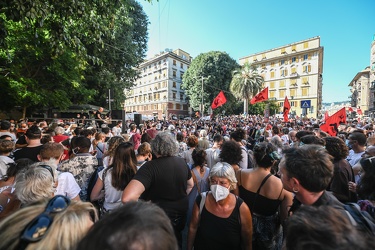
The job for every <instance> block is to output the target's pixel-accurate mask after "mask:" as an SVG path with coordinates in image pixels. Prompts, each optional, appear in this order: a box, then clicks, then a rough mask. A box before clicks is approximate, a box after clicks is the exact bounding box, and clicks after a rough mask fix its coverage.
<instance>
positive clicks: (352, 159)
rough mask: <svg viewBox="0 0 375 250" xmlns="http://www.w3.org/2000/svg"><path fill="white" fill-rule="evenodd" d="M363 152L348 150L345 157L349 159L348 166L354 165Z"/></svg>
mask: <svg viewBox="0 0 375 250" xmlns="http://www.w3.org/2000/svg"><path fill="white" fill-rule="evenodd" d="M364 153H365V152H364V151H363V152H359V153H354V151H353V149H351V150H349V155H348V157H346V159H347V160H348V161H349V163H350V166H352V167H353V166H354V165H355V164H356V163H357V162H358V161H359V160H360V159H361V157H362V155H363V154H364Z"/></svg>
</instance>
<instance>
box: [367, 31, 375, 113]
mask: <svg viewBox="0 0 375 250" xmlns="http://www.w3.org/2000/svg"><path fill="white" fill-rule="evenodd" d="M370 51H371V52H370V53H371V55H370V103H369V112H368V116H370V117H371V118H374V117H375V35H374V36H373V38H372V42H371V50H370Z"/></svg>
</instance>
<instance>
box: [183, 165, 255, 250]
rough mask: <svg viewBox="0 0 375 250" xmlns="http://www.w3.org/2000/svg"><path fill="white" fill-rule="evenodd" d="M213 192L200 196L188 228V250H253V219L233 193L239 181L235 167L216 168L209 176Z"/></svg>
mask: <svg viewBox="0 0 375 250" xmlns="http://www.w3.org/2000/svg"><path fill="white" fill-rule="evenodd" d="M209 179H210V184H211V186H210V190H211V191H210V192H207V193H202V194H201V195H198V197H197V199H196V201H195V204H194V208H193V214H192V219H191V222H190V227H189V235H188V250H190V249H193V247H194V249H195V250H199V249H251V247H252V245H251V242H252V233H253V226H252V219H251V214H250V209H249V207H248V206H247V205H246V203H244V202H243V200H242V199H241V198H239V197H237V196H235V195H234V194H231V193H230V191H231V190H234V189H235V188H236V184H237V180H236V176H235V173H234V170H233V168H232V166H231V165H230V164H228V163H226V162H218V163H217V164H215V165H214V166H213V167H212V169H211V171H210V175H209Z"/></svg>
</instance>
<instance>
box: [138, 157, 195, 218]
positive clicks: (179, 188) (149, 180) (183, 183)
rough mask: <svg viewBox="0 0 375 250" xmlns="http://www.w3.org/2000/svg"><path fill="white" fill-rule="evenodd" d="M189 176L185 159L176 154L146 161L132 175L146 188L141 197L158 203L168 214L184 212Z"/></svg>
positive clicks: (185, 210)
mask: <svg viewBox="0 0 375 250" xmlns="http://www.w3.org/2000/svg"><path fill="white" fill-rule="evenodd" d="M190 178H191V172H190V170H189V168H188V166H187V164H186V162H185V160H184V159H182V158H180V157H177V156H170V157H160V158H157V159H153V160H152V161H149V162H146V163H145V164H143V166H142V167H141V168H140V169H139V170H138V172H137V174H136V175H135V176H134V179H135V180H138V181H140V182H141V183H142V184H143V186H144V187H145V189H146V190H145V192H144V193H143V194H142V196H141V199H144V200H147V201H152V202H153V203H155V204H157V205H159V206H160V207H161V208H162V209H164V211H165V212H166V213H167V214H168V215H172V214H174V215H176V214H180V215H181V214H186V212H187V210H188V196H187V194H186V188H187V181H188V180H189V179H190Z"/></svg>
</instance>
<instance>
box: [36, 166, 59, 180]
mask: <svg viewBox="0 0 375 250" xmlns="http://www.w3.org/2000/svg"><path fill="white" fill-rule="evenodd" d="M38 167H41V168H44V169H47V170H48V171H49V172H50V173H51V175H52V179H53V180H55V175H54V174H53V169H52V168H51V166H48V165H38Z"/></svg>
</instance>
